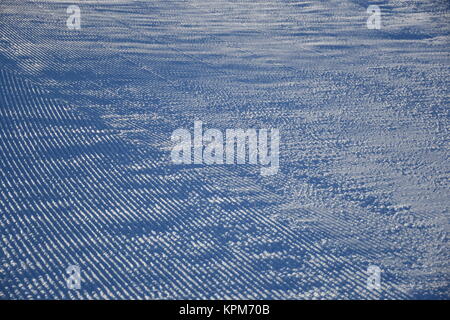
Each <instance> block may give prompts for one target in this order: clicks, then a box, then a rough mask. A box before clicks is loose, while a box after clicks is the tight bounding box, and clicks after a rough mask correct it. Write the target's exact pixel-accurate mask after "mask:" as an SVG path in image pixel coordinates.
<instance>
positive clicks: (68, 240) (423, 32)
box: [0, 0, 450, 299]
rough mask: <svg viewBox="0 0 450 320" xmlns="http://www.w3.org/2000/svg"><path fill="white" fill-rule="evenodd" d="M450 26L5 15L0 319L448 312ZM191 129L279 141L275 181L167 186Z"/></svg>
mask: <svg viewBox="0 0 450 320" xmlns="http://www.w3.org/2000/svg"><path fill="white" fill-rule="evenodd" d="M73 4H76V5H78V6H79V7H80V9H81V29H79V30H71V29H69V28H67V26H66V20H67V18H68V14H67V12H66V9H67V7H68V6H69V5H73ZM370 4H375V5H379V6H380V8H381V13H382V15H381V18H382V27H381V29H380V30H370V29H368V28H367V26H366V21H367V18H368V14H367V12H366V9H367V7H368V6H369V5H370ZM449 10H450V4H449V2H448V1H446V0H431V1H425V0H423V1H417V0H414V1H409V0H408V1H407V0H385V1H362V0H361V1H360V0H355V1H351V0H343V1H337V0H333V1H321V0H319V1H294V0H252V1H250V0H240V1H236V0H210V1H201V0H184V1H182V0H174V1H172V0H152V1H144V0H136V1H133V0H104V1H103V0H86V1H77V0H72V1H46V0H28V1H25V0H20V1H19V0H2V1H1V2H0V36H1V38H0V121H1V124H0V155H1V156H0V176H1V180H0V182H1V186H0V230H1V232H0V234H1V249H2V250H1V255H0V298H1V299H430V298H437V299H448V298H450V285H449V281H450V252H449V247H448V244H449V238H448V231H449V227H448V222H449V214H450V212H449V207H450V201H449V199H450V191H449V190H450V189H449V186H450V183H449V178H450V177H449V172H450V162H449V140H450V138H449V129H450V126H449V105H450V91H449V82H450V80H449V79H450V64H449V63H450V60H449V58H450V57H449V54H450V52H449V48H450V24H449V21H450V20H449ZM197 120H201V121H203V123H204V126H205V127H207V128H218V129H220V130H223V131H225V130H226V129H228V128H278V129H279V130H280V135H281V142H280V168H279V171H278V174H276V175H272V176H267V177H263V176H261V175H260V174H259V170H260V168H259V167H257V166H253V165H249V164H245V165H200V164H195V165H194V164H193V165H175V164H173V163H172V161H171V159H170V150H171V147H172V142H171V139H170V137H171V134H172V132H173V131H174V130H176V129H178V128H192V126H193V124H194V121H197ZM71 265H77V266H79V267H80V270H81V279H82V280H81V288H80V289H79V290H71V289H70V288H68V287H67V283H66V279H67V274H66V269H67V268H68V267H69V266H71ZM370 265H375V266H378V267H379V268H380V269H381V270H382V273H381V289H378V290H370V289H369V288H368V287H367V279H368V274H367V268H368V267H369V266H370Z"/></svg>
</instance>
